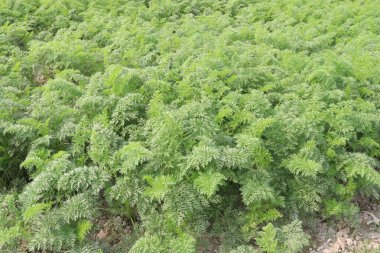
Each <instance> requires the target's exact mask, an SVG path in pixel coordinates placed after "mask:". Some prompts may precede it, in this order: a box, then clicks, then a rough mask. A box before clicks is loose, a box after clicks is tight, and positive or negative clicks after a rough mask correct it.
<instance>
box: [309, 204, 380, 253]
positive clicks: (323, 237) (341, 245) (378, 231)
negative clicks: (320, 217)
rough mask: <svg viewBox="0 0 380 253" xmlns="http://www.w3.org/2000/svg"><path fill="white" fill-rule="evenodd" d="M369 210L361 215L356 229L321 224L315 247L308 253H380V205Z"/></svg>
mask: <svg viewBox="0 0 380 253" xmlns="http://www.w3.org/2000/svg"><path fill="white" fill-rule="evenodd" d="M367 207H368V206H367ZM367 210H368V211H363V212H361V213H360V225H359V226H358V228H355V229H353V228H349V227H348V226H345V225H338V226H337V227H335V228H333V227H331V226H328V225H327V224H326V223H325V222H321V223H320V224H319V225H318V234H317V235H315V242H314V243H312V244H314V245H315V246H314V247H312V248H309V250H308V251H307V252H309V253H337V252H339V253H380V205H376V206H372V208H369V209H367Z"/></svg>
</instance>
